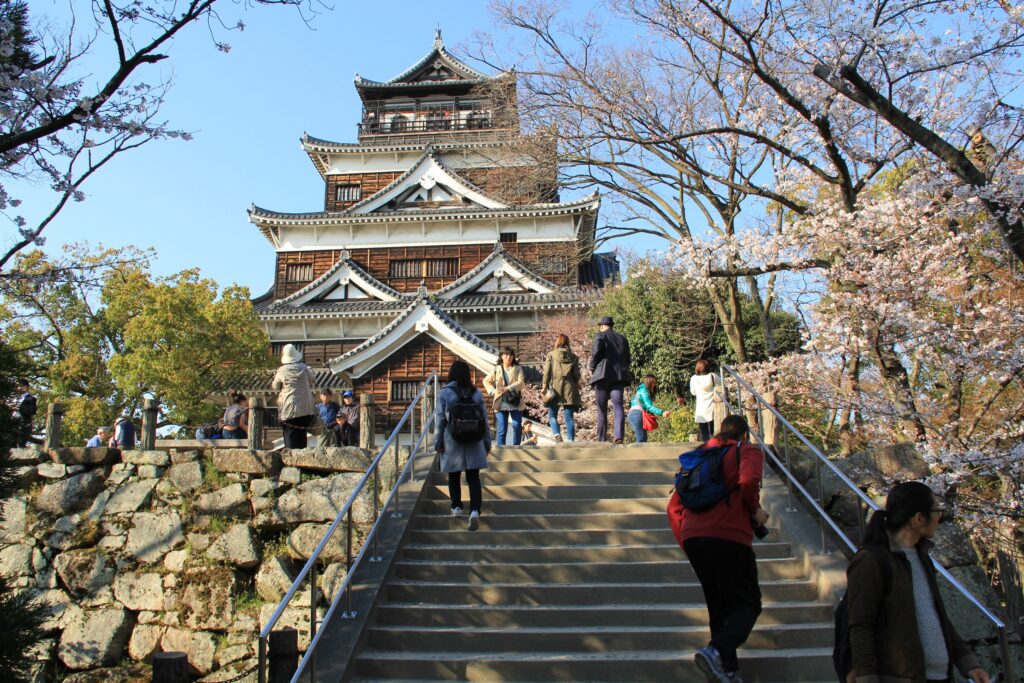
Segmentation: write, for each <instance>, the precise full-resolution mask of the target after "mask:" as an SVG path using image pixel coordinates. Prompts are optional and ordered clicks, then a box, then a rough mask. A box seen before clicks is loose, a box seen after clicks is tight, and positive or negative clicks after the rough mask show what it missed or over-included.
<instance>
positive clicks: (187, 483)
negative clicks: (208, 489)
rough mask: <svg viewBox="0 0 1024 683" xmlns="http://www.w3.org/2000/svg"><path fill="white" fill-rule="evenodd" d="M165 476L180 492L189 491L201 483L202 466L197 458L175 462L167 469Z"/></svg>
mask: <svg viewBox="0 0 1024 683" xmlns="http://www.w3.org/2000/svg"><path fill="white" fill-rule="evenodd" d="M167 478H168V479H170V481H171V483H172V484H174V487H175V488H176V489H178V490H179V491H181V492H182V493H191V492H192V491H195V490H196V489H197V488H199V487H200V486H202V485H203V466H202V464H201V463H200V462H199V461H197V460H189V461H185V462H181V463H177V464H175V465H172V466H171V469H169V470H167Z"/></svg>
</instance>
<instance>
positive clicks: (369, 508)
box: [277, 473, 374, 524]
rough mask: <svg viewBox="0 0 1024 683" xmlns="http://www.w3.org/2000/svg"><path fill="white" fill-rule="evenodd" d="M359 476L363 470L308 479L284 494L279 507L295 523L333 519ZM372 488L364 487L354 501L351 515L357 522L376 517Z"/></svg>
mask: <svg viewBox="0 0 1024 683" xmlns="http://www.w3.org/2000/svg"><path fill="white" fill-rule="evenodd" d="M360 479H362V475H361V474H354V473H342V474H335V475H333V476H330V477H325V478H323V479H314V480H313V481H307V482H305V483H304V484H300V485H298V486H297V487H295V488H294V489H292V490H291V491H288V492H287V493H285V494H284V495H282V496H281V497H280V498H279V499H278V501H277V511H278V512H279V513H280V515H281V517H283V518H284V519H285V520H286V521H288V522H292V523H300V522H328V521H334V518H335V517H336V516H337V514H338V511H339V510H341V509H342V508H343V507H344V506H345V503H346V502H348V499H349V498H350V497H351V495H352V492H353V491H354V490H355V487H356V484H358V483H359V480H360ZM371 489H372V487H370V486H368V487H366V488H364V489H363V491H362V492H361V493H360V495H359V497H358V498H357V499H356V500H355V501H354V502H353V506H352V516H353V519H354V520H355V522H356V523H357V524H372V523H373V521H374V518H373V494H372V490H371Z"/></svg>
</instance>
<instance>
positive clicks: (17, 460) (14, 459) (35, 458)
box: [7, 448, 46, 465]
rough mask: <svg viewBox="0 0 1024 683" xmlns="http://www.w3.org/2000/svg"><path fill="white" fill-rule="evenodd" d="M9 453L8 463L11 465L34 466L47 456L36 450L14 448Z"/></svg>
mask: <svg viewBox="0 0 1024 683" xmlns="http://www.w3.org/2000/svg"><path fill="white" fill-rule="evenodd" d="M8 453H9V455H8V456H7V462H8V463H10V464H11V465H34V464H36V463H38V462H39V461H40V460H42V459H43V458H44V457H45V455H46V454H45V453H43V452H42V451H39V450H36V449H35V448H12V449H11V450H10V451H8Z"/></svg>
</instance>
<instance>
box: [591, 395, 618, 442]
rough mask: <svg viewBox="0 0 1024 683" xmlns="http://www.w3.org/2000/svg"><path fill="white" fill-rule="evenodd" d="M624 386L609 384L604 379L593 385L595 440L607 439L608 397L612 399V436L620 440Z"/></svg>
mask: <svg viewBox="0 0 1024 683" xmlns="http://www.w3.org/2000/svg"><path fill="white" fill-rule="evenodd" d="M624 389H625V387H624V386H623V385H621V384H611V383H609V382H605V381H604V380H601V381H599V382H598V383H597V384H595V385H594V398H595V399H596V400H597V440H598V441H607V440H608V399H611V401H612V414H613V417H614V423H615V426H614V432H612V433H613V434H614V438H615V440H616V441H622V433H623V422H625V414H624V411H623V407H622V392H623V390H624Z"/></svg>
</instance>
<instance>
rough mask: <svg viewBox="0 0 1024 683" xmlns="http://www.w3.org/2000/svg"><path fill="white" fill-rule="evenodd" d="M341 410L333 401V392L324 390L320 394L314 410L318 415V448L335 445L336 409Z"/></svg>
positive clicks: (336, 437)
mask: <svg viewBox="0 0 1024 683" xmlns="http://www.w3.org/2000/svg"><path fill="white" fill-rule="evenodd" d="M339 408H341V406H340V405H338V402H337V401H335V400H334V392H333V391H331V390H330V389H324V390H323V391H321V392H320V403H319V404H318V405H317V407H316V409H317V411H318V412H319V413H320V426H321V427H322V429H321V431H320V442H319V445H320V448H327V447H328V446H335V445H337V439H338V436H337V434H336V433H335V429H336V428H337V426H338V409H339Z"/></svg>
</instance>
